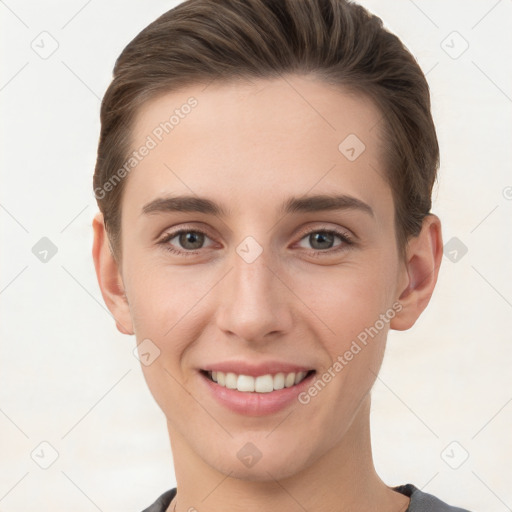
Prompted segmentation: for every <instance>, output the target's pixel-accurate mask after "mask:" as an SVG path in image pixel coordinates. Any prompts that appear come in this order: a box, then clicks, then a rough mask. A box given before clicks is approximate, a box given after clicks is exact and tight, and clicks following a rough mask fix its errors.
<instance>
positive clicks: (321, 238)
mask: <svg viewBox="0 0 512 512" xmlns="http://www.w3.org/2000/svg"><path fill="white" fill-rule="evenodd" d="M312 237H313V238H312V239H311V240H310V241H311V246H312V247H313V248H314V249H329V247H325V246H322V245H321V244H322V242H324V243H325V242H327V243H328V244H331V243H332V241H333V239H334V235H333V234H332V233H313V235H312ZM317 242H318V243H320V247H315V244H317Z"/></svg>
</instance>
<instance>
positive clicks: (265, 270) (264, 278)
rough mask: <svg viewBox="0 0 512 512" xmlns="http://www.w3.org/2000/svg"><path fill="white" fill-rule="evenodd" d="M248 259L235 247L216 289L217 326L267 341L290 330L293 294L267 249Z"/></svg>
mask: <svg viewBox="0 0 512 512" xmlns="http://www.w3.org/2000/svg"><path fill="white" fill-rule="evenodd" d="M249 261H250V260H246V259H244V258H243V257H242V256H240V255H239V254H238V253H237V252H236V251H234V254H233V257H232V258H231V261H230V263H231V264H230V269H231V270H230V272H229V273H228V274H227V275H226V276H225V278H224V279H223V280H222V282H221V283H220V284H221V286H220V287H219V290H218V293H219V297H220V299H219V307H218V308H217V310H216V321H217V326H218V327H219V329H221V330H222V331H223V332H224V333H225V334H227V335H228V336H231V337H233V338H237V339H241V340H245V341H246V342H250V343H266V342H268V341H270V340H274V339H275V338H276V337H279V336H280V335H283V334H285V333H287V332H290V330H291V327H292V321H293V318H292V311H291V299H292V297H293V294H292V292H291V291H290V290H289V288H288V287H287V283H286V281H287V279H286V276H285V275H284V272H282V271H279V270H278V269H279V266H278V265H276V264H275V261H272V257H271V256H270V255H269V254H267V252H266V251H263V252H262V253H261V254H260V255H259V256H258V257H257V258H256V259H255V260H254V261H252V262H249Z"/></svg>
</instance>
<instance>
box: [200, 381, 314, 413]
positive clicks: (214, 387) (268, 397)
mask: <svg viewBox="0 0 512 512" xmlns="http://www.w3.org/2000/svg"><path fill="white" fill-rule="evenodd" d="M199 376H200V377H201V380H202V381H203V382H204V383H205V384H206V386H207V387H208V389H209V390H210V392H211V393H212V395H213V397H214V398H215V399H216V400H217V402H219V403H220V404H221V405H223V406H225V407H227V408H228V409H230V410H231V411H233V412H236V413H238V414H243V415H245V416H264V415H266V414H273V413H276V412H278V411H281V410H282V409H285V408H286V407H288V406H289V405H291V404H292V403H293V402H294V401H295V400H297V396H298V395H299V393H301V392H303V391H304V390H305V389H306V388H307V387H308V386H309V385H310V384H311V381H312V380H313V377H314V376H315V373H312V374H311V375H308V376H307V377H306V378H305V379H304V380H302V381H301V382H300V383H299V384H296V385H294V386H291V387H289V388H283V389H278V390H276V391H272V392H270V393H247V392H242V391H238V390H236V389H229V388H225V387H223V386H220V385H219V384H217V383H216V382H213V381H212V380H210V379H209V378H208V377H207V376H206V375H204V374H203V373H202V372H199Z"/></svg>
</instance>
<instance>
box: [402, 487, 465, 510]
mask: <svg viewBox="0 0 512 512" xmlns="http://www.w3.org/2000/svg"><path fill="white" fill-rule="evenodd" d="M392 489H393V490H395V491H397V492H400V493H402V494H405V495H406V496H409V497H410V498H411V503H410V505H409V508H408V509H407V511H406V512H470V511H469V510H467V509H465V508H458V507H453V506H450V505H448V504H447V503H445V502H444V501H441V500H440V499H439V498H436V497H435V496H433V495H432V494H428V493H426V492H423V491H420V490H419V489H418V488H417V487H416V486H414V485H413V484H405V485H398V486H396V487H392Z"/></svg>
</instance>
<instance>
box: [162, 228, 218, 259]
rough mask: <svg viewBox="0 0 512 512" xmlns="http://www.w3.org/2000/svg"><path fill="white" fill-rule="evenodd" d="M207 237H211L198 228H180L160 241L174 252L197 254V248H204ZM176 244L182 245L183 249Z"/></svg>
mask: <svg viewBox="0 0 512 512" xmlns="http://www.w3.org/2000/svg"><path fill="white" fill-rule="evenodd" d="M175 239H176V241H175V242H174V244H172V243H171V242H172V241H173V240H175ZM205 239H209V237H208V235H207V234H206V233H205V232H204V231H201V230H198V229H180V230H178V231H173V232H172V233H167V234H166V235H165V236H164V238H162V240H160V241H159V242H158V243H159V244H162V245H163V246H164V248H165V249H166V250H168V251H170V252H172V253H175V254H180V255H184V256H188V255H193V254H197V250H198V249H202V248H203V244H204V242H205ZM175 245H178V247H181V248H182V249H183V250H180V249H177V248H176V247H175Z"/></svg>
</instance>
